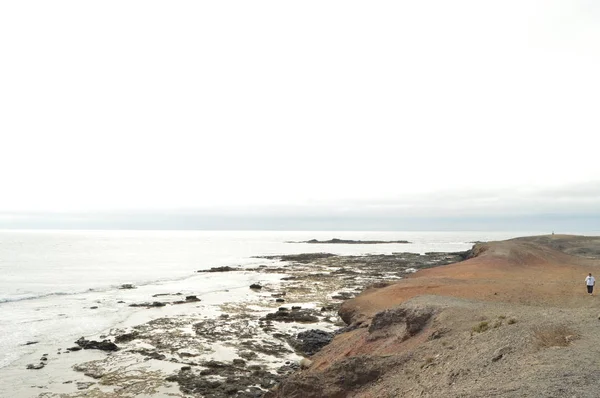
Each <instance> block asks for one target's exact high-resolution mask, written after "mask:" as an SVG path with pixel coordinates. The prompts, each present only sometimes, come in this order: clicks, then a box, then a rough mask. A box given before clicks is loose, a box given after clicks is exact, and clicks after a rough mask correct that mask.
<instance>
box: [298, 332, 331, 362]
mask: <svg viewBox="0 0 600 398" xmlns="http://www.w3.org/2000/svg"><path fill="white" fill-rule="evenodd" d="M332 339H333V333H330V332H326V331H324V330H319V329H311V330H307V331H304V332H301V333H298V335H297V336H296V339H290V345H291V346H292V347H294V348H295V349H296V350H297V351H299V352H300V353H302V354H304V355H307V356H311V355H314V354H315V353H317V352H318V351H320V350H321V348H323V347H325V346H326V345H327V344H329V343H330V342H331V340H332Z"/></svg>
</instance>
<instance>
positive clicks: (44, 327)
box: [0, 231, 532, 368]
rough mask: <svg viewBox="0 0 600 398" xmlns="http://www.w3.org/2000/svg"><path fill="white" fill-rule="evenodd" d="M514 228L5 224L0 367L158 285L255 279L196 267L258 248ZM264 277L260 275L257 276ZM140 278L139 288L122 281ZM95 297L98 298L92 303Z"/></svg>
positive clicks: (195, 288)
mask: <svg viewBox="0 0 600 398" xmlns="http://www.w3.org/2000/svg"><path fill="white" fill-rule="evenodd" d="M531 234H532V233H524V232H520V233H514V232H348V231H344V232H324V231H318V232H306V231H303V232H289V231H286V232H272V231H269V232H265V231H251V232H249V231H244V232H231V231H226V232H225V231H0V314H1V315H2V316H0V368H2V367H5V366H8V365H10V364H11V363H13V362H14V361H16V360H18V359H19V358H20V357H22V356H23V355H26V354H27V353H28V352H30V351H31V350H33V349H34V348H33V347H36V346H25V345H23V344H24V343H26V342H28V341H39V342H40V343H38V344H40V345H47V346H52V345H53V344H60V345H65V344H66V343H65V341H68V342H70V341H71V340H70V339H73V338H75V337H79V336H86V335H91V334H97V333H100V332H101V331H103V330H106V329H108V328H110V327H112V326H113V325H115V324H117V323H119V322H122V321H123V320H124V319H126V318H127V317H130V316H132V314H134V312H135V311H137V310H136V309H133V308H130V307H127V306H124V305H122V304H118V301H120V300H124V301H126V302H139V301H147V300H148V299H149V297H150V296H151V295H152V294H156V293H160V292H182V293H184V294H185V293H189V294H196V295H199V296H203V295H205V294H208V293H210V292H215V291H224V290H229V289H235V288H241V287H246V286H248V284H249V283H252V282H253V281H255V280H258V279H260V278H263V279H264V278H265V276H264V275H261V274H257V273H252V272H248V273H233V274H232V273H226V274H212V273H211V274H197V273H195V271H196V270H200V269H208V268H211V267H217V266H223V265H231V266H236V265H244V266H250V265H259V264H266V265H269V262H268V261H265V260H264V259H257V258H253V256H260V255H269V254H290V253H306V252H331V253H336V254H367V253H392V252H401V251H407V252H415V253H424V252H429V251H461V250H467V249H469V248H470V247H471V246H472V244H473V243H472V242H473V241H487V240H499V239H507V238H512V237H516V236H523V235H531ZM312 238H317V239H331V238H345V239H361V240H373V239H377V240H408V241H410V242H411V243H410V244H382V245H315V244H302V243H286V242H289V241H302V240H309V239H312ZM257 278H258V279H257ZM124 283H132V284H135V285H137V286H139V288H138V289H135V290H122V289H118V286H120V285H121V284H124ZM91 306H98V307H99V308H98V309H97V310H94V311H91V310H90V307H91Z"/></svg>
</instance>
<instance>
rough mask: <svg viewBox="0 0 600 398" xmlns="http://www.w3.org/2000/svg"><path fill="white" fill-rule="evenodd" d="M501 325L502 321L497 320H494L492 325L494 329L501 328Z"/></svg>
mask: <svg viewBox="0 0 600 398" xmlns="http://www.w3.org/2000/svg"><path fill="white" fill-rule="evenodd" d="M500 326H502V321H496V322H494V324H493V325H492V327H493V328H494V329H496V328H499V327H500Z"/></svg>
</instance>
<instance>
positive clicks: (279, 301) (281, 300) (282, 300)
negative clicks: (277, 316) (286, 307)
mask: <svg viewBox="0 0 600 398" xmlns="http://www.w3.org/2000/svg"><path fill="white" fill-rule="evenodd" d="M275 302H276V303H285V300H284V299H282V298H278V299H275Z"/></svg>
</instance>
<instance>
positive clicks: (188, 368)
mask: <svg viewBox="0 0 600 398" xmlns="http://www.w3.org/2000/svg"><path fill="white" fill-rule="evenodd" d="M181 370H182V371H184V372H185V371H186V370H192V367H191V366H182V367H181Z"/></svg>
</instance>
